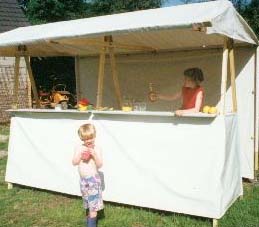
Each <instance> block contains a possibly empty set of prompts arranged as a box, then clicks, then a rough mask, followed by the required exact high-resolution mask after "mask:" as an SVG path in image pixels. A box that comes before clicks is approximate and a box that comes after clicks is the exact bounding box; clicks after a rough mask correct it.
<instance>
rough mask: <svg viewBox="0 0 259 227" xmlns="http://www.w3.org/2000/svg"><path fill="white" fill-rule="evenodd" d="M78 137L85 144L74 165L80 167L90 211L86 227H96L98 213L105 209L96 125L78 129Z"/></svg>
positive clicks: (82, 189) (86, 201)
mask: <svg viewBox="0 0 259 227" xmlns="http://www.w3.org/2000/svg"><path fill="white" fill-rule="evenodd" d="M78 135H79V137H80V139H81V140H82V141H83V143H82V144H81V145H79V146H77V147H76V149H75V153H74V157H73V160H72V163H73V165H78V172H79V175H80V189H81V193H82V197H83V204H84V208H85V209H89V214H88V216H86V223H87V225H86V226H88V227H96V225H97V224H96V222H97V212H98V211H99V210H101V209H103V200H102V188H101V179H100V176H99V174H98V169H99V168H101V167H102V164H103V160H102V156H101V150H100V148H99V147H98V146H95V137H96V130H95V127H94V125H92V124H84V125H82V126H81V127H80V128H79V129H78ZM86 215H87V214H86Z"/></svg>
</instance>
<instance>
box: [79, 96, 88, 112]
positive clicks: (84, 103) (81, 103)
mask: <svg viewBox="0 0 259 227" xmlns="http://www.w3.org/2000/svg"><path fill="white" fill-rule="evenodd" d="M90 105H91V104H90V102H89V100H88V99H86V98H83V99H80V100H79V102H78V104H77V109H78V110H79V111H86V110H88V106H90Z"/></svg>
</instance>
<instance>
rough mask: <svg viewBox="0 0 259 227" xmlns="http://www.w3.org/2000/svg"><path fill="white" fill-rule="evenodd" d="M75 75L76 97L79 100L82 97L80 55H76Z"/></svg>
mask: <svg viewBox="0 0 259 227" xmlns="http://www.w3.org/2000/svg"><path fill="white" fill-rule="evenodd" d="M75 77H76V97H77V102H78V101H79V100H80V99H81V92H80V65H79V57H78V56H76V57H75Z"/></svg>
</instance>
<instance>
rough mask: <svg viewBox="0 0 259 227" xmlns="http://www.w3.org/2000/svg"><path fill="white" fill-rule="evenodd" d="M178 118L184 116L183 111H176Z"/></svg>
mask: <svg viewBox="0 0 259 227" xmlns="http://www.w3.org/2000/svg"><path fill="white" fill-rule="evenodd" d="M174 113H175V115H176V116H183V113H184V111H183V110H176V111H175V112H174Z"/></svg>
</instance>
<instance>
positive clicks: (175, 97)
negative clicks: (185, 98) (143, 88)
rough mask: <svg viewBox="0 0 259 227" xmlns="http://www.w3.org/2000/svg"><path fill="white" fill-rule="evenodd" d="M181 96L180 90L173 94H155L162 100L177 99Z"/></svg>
mask: <svg viewBox="0 0 259 227" xmlns="http://www.w3.org/2000/svg"><path fill="white" fill-rule="evenodd" d="M181 97H182V92H177V93H175V94H173V95H162V94H158V95H157V98H158V99H162V100H166V101H174V100H176V99H179V98H181Z"/></svg>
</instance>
